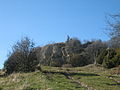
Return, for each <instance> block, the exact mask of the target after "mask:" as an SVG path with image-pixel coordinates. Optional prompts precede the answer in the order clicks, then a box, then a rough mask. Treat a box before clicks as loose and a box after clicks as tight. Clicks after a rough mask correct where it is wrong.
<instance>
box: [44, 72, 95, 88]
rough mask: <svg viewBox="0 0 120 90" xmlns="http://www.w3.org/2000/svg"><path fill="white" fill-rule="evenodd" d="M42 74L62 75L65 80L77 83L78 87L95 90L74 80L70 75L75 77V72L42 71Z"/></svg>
mask: <svg viewBox="0 0 120 90" xmlns="http://www.w3.org/2000/svg"><path fill="white" fill-rule="evenodd" d="M43 73H45V74H62V75H64V76H65V77H66V78H67V79H70V80H72V81H73V82H74V83H77V84H78V85H80V86H82V87H84V88H86V89H87V90H96V89H94V88H93V87H90V86H88V85H87V84H85V83H83V82H81V81H80V80H76V79H75V78H74V77H72V75H75V74H77V73H76V72H72V73H71V72H69V71H66V72H54V71H43Z"/></svg>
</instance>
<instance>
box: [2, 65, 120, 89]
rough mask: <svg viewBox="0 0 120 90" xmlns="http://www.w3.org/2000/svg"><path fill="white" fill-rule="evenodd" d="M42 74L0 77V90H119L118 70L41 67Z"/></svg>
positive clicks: (119, 76) (92, 67) (89, 66)
mask: <svg viewBox="0 0 120 90" xmlns="http://www.w3.org/2000/svg"><path fill="white" fill-rule="evenodd" d="M42 69H43V72H40V71H36V72H29V73H13V74H11V75H9V76H6V77H2V76H1V77H0V88H1V89H0V90H120V75H119V74H120V71H119V68H118V67H116V68H112V69H105V68H103V67H101V66H95V65H88V66H84V67H76V68H63V67H49V66H42Z"/></svg>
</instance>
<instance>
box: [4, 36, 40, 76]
mask: <svg viewBox="0 0 120 90" xmlns="http://www.w3.org/2000/svg"><path fill="white" fill-rule="evenodd" d="M33 46H34V43H33V42H32V41H31V40H30V39H29V38H27V37H26V38H24V39H22V40H21V41H20V42H17V43H16V44H15V45H14V46H13V51H12V53H11V55H10V56H9V57H8V59H7V61H6V62H5V63H4V68H5V69H6V70H7V71H6V73H7V74H11V73H13V72H30V71H34V70H35V67H36V65H37V64H38V63H39V62H38V60H37V57H36V51H35V49H34V47H33Z"/></svg>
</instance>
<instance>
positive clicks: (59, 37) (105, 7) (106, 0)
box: [0, 0, 120, 68]
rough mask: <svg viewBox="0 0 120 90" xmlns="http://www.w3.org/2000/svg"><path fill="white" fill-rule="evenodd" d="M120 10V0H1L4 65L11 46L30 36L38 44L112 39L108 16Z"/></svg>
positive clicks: (0, 53) (0, 42)
mask: <svg viewBox="0 0 120 90" xmlns="http://www.w3.org/2000/svg"><path fill="white" fill-rule="evenodd" d="M119 11H120V0H0V68H2V67H3V63H4V61H5V60H6V59H7V54H8V52H9V51H11V46H12V45H13V44H15V42H16V41H17V40H20V39H21V37H24V36H28V37H30V38H32V39H34V41H35V42H36V45H37V46H38V45H40V46H42V45H45V44H48V43H51V42H63V41H65V40H66V38H67V35H69V36H70V37H78V38H79V39H80V40H86V39H88V40H91V39H102V40H108V37H107V36H106V35H105V34H104V31H105V27H106V26H107V25H106V23H105V16H106V15H107V14H116V13H118V12H119Z"/></svg>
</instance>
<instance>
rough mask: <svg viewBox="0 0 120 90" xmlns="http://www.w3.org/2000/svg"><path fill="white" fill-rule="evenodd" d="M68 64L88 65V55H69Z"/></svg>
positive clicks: (74, 65) (76, 65) (75, 65)
mask: <svg viewBox="0 0 120 90" xmlns="http://www.w3.org/2000/svg"><path fill="white" fill-rule="evenodd" d="M70 64H71V65H72V66H73V67H79V66H85V65H88V64H90V62H89V56H88V55H87V54H85V53H81V54H75V55H73V56H72V57H71V60H70Z"/></svg>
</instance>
